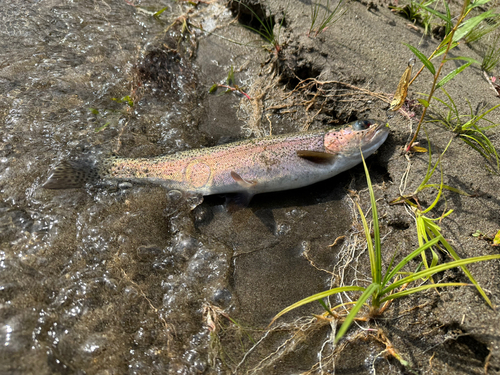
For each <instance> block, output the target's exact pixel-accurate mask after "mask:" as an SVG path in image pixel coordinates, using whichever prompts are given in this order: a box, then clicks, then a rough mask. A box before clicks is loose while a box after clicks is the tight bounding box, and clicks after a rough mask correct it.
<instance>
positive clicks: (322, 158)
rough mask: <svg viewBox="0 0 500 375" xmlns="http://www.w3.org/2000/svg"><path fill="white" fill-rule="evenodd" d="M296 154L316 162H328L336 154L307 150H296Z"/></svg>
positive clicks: (332, 159) (335, 156)
mask: <svg viewBox="0 0 500 375" xmlns="http://www.w3.org/2000/svg"><path fill="white" fill-rule="evenodd" d="M297 156H298V157H299V158H303V159H307V160H309V161H312V162H314V163H318V164H329V163H332V162H333V161H334V160H335V159H336V158H337V154H328V153H326V152H321V151H308V150H298V151H297Z"/></svg>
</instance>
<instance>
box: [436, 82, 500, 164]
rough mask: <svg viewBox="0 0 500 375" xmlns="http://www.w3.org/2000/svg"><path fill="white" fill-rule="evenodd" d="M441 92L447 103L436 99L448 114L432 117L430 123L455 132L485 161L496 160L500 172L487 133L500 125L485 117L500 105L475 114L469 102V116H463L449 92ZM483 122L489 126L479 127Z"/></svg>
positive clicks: (497, 162) (494, 151)
mask: <svg viewBox="0 0 500 375" xmlns="http://www.w3.org/2000/svg"><path fill="white" fill-rule="evenodd" d="M441 91H442V92H443V93H444V94H445V95H446V96H447V98H448V100H447V101H445V100H442V99H440V98H437V97H434V99H436V100H437V101H438V102H440V103H441V104H444V105H445V106H446V107H447V109H448V110H447V112H446V114H442V113H441V114H438V115H437V116H432V117H431V118H432V119H431V120H430V121H429V122H437V123H440V124H442V125H444V126H445V127H446V128H448V129H450V130H451V131H452V132H454V133H455V134H456V135H457V136H458V137H459V138H460V139H461V140H462V141H464V142H465V143H467V144H468V145H469V146H470V147H472V148H473V149H474V150H476V151H477V152H479V153H480V154H481V155H482V156H483V157H484V158H485V159H487V160H491V159H494V160H495V162H496V166H497V170H499V169H500V158H499V156H498V152H497V150H496V148H495V146H494V145H493V143H492V142H491V140H490V139H489V137H488V135H487V132H488V131H489V130H491V129H493V128H495V127H497V126H498V125H500V123H494V122H493V121H491V120H489V119H487V118H486V117H485V116H486V115H487V114H489V113H490V112H492V111H494V110H495V109H497V108H498V107H500V104H497V105H495V106H493V107H491V108H490V109H487V110H484V111H482V112H480V113H474V110H473V109H472V106H471V104H470V102H469V101H467V103H468V105H469V114H466V115H461V114H460V113H459V112H458V108H457V106H456V105H455V102H454V100H453V99H452V97H451V96H450V94H448V92H447V91H446V90H445V89H443V88H441ZM481 122H486V124H487V125H485V126H479V124H480V123H481Z"/></svg>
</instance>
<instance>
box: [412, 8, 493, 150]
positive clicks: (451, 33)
mask: <svg viewBox="0 0 500 375" xmlns="http://www.w3.org/2000/svg"><path fill="white" fill-rule="evenodd" d="M489 1H490V0H477V1H475V2H474V3H471V1H470V0H464V3H463V6H462V10H461V13H460V15H459V16H458V18H457V20H456V22H455V23H453V20H454V18H452V16H451V13H450V10H449V7H448V4H447V2H446V1H444V0H443V3H444V5H445V8H446V14H443V13H441V12H438V11H437V10H435V9H432V8H430V7H429V6H427V5H425V4H419V3H414V4H416V5H417V6H418V7H420V8H422V9H424V10H426V11H427V12H429V13H431V14H433V15H435V16H436V17H438V18H440V19H441V20H443V21H444V22H445V25H446V26H445V34H446V36H445V37H444V39H443V41H442V42H441V43H440V44H439V45H438V47H437V48H436V49H435V50H434V52H433V53H432V54H431V55H430V56H429V58H427V57H426V56H425V55H424V54H423V53H422V52H420V51H419V50H418V49H417V48H415V47H413V46H411V45H409V44H406V46H407V47H408V48H409V49H410V50H411V51H412V52H413V53H414V54H415V55H416V56H417V57H418V59H419V60H420V61H421V62H422V64H423V65H422V67H421V68H420V69H419V70H418V72H417V73H416V74H415V76H414V77H413V79H412V80H411V81H410V82H409V83H408V85H411V83H412V82H413V81H414V80H415V79H416V78H417V77H418V76H419V75H420V73H421V72H422V70H423V69H424V68H427V69H428V70H429V72H431V74H432V75H433V77H434V78H433V81H432V85H431V89H430V92H429V94H427V99H419V102H420V103H421V104H422V105H423V107H424V109H423V111H422V115H421V117H420V120H419V122H418V125H417V129H416V130H415V134H414V135H413V138H412V139H411V141H410V143H409V144H408V146H407V147H406V151H410V150H411V149H412V146H413V143H414V142H415V141H416V139H417V136H418V134H419V131H420V128H421V126H422V123H423V122H424V118H425V115H426V113H427V109H428V108H429V105H430V103H431V100H432V98H433V95H434V92H435V91H436V90H437V89H438V88H440V87H441V86H443V85H444V84H446V83H447V82H448V81H450V80H451V79H453V78H454V77H455V76H456V75H458V74H459V73H460V72H462V71H463V70H464V69H466V68H467V67H469V66H470V65H471V63H472V62H476V61H475V60H473V59H470V58H467V57H462V56H460V57H456V58H454V59H455V60H465V61H467V63H466V64H464V65H462V66H460V67H458V68H456V69H455V70H453V71H451V72H450V73H448V74H447V75H446V76H445V77H443V78H442V79H439V77H440V75H441V71H442V69H443V66H444V64H445V63H446V62H447V61H448V59H447V56H448V52H449V51H450V50H451V49H453V48H455V47H456V46H457V45H458V43H459V41H460V40H461V39H463V38H464V37H465V36H467V35H468V34H469V33H470V32H471V31H472V30H473V29H474V28H475V27H476V26H477V25H478V24H479V23H480V22H481V21H483V20H485V19H487V18H491V17H494V16H495V14H494V13H493V12H492V11H491V10H488V11H486V12H483V13H481V14H479V15H477V16H474V17H472V18H469V19H466V18H467V16H468V15H469V14H470V12H471V11H472V10H473V9H475V8H477V7H479V6H482V5H484V4H486V3H488V2H489ZM441 55H442V58H441V63H440V64H439V67H438V68H437V69H436V68H435V66H434V64H433V63H432V62H431V60H432V59H433V58H436V57H438V56H441Z"/></svg>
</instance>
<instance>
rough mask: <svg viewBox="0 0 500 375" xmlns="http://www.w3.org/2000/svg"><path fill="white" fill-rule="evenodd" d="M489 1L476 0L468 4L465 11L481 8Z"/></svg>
mask: <svg viewBox="0 0 500 375" xmlns="http://www.w3.org/2000/svg"><path fill="white" fill-rule="evenodd" d="M490 1H491V0H476V1H474V2H473V3H471V4H469V5H468V6H467V10H469V9H472V8H475V7H480V6H483V5H485V4H487V3H489V2H490Z"/></svg>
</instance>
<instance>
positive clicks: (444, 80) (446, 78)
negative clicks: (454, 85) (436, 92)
mask: <svg viewBox="0 0 500 375" xmlns="http://www.w3.org/2000/svg"><path fill="white" fill-rule="evenodd" d="M470 64H472V63H470V62H468V63H467V64H464V65H462V66H459V67H458V68H457V69H455V70H453V71H451V72H450V73H448V74H447V75H446V76H444V77H443V79H441V81H439V82H438V83H437V85H436V88H440V87H441V86H443V85H444V84H445V83H447V82H448V81H450V80H451V79H453V77H455V76H456V75H457V74H458V73H460V72H461V71H462V70H464V69H466V68H467V67H469V66H470Z"/></svg>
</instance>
